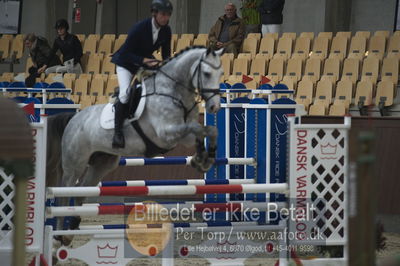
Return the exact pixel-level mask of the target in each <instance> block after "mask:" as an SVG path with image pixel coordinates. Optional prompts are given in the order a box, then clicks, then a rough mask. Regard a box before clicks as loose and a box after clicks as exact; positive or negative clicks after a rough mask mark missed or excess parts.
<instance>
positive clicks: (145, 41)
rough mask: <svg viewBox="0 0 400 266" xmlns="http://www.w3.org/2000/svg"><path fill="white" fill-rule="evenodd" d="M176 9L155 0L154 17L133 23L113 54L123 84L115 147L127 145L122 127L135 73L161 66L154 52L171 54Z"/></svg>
mask: <svg viewBox="0 0 400 266" xmlns="http://www.w3.org/2000/svg"><path fill="white" fill-rule="evenodd" d="M172 10H173V7H172V4H171V2H170V1H169V0H153V2H152V4H151V13H152V17H151V18H147V19H145V20H142V21H140V22H138V23H137V24H135V25H133V27H132V28H131V29H130V30H129V32H128V37H127V39H126V41H125V43H124V44H123V45H122V46H121V48H120V49H119V50H118V51H117V52H116V53H115V54H114V55H113V57H112V60H111V61H112V62H113V63H114V64H116V65H117V68H116V70H117V76H118V84H119V95H118V99H119V100H118V101H116V103H115V105H114V108H115V126H114V128H115V132H114V137H113V142H112V147H113V148H124V147H125V138H124V134H123V131H122V129H123V124H124V120H125V118H126V116H127V110H128V100H129V94H134V91H133V90H134V87H132V89H131V82H132V79H133V76H134V75H135V74H136V72H137V71H138V69H139V68H140V67H141V66H147V67H156V66H157V65H158V63H159V62H158V60H156V59H154V57H153V52H154V51H156V50H158V48H160V47H161V48H162V57H163V59H164V60H165V59H167V58H168V57H170V55H171V36H172V34H171V28H170V27H169V26H168V22H169V18H170V17H171V14H172ZM130 90H132V91H130Z"/></svg>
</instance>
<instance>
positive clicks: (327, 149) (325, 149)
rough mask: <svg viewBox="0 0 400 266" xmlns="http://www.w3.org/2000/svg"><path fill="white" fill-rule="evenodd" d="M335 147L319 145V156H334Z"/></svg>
mask: <svg viewBox="0 0 400 266" xmlns="http://www.w3.org/2000/svg"><path fill="white" fill-rule="evenodd" d="M336 149H337V145H331V144H329V143H328V144H326V145H325V146H324V145H322V144H321V154H323V155H334V154H336Z"/></svg>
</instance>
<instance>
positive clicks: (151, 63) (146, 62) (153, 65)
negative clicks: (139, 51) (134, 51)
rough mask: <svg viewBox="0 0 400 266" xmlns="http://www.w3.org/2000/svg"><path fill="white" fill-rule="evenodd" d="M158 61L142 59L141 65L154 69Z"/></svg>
mask: <svg viewBox="0 0 400 266" xmlns="http://www.w3.org/2000/svg"><path fill="white" fill-rule="evenodd" d="M159 63H160V61H158V60H157V59H152V58H144V59H143V64H145V65H147V66H148V67H156V66H158V64H159Z"/></svg>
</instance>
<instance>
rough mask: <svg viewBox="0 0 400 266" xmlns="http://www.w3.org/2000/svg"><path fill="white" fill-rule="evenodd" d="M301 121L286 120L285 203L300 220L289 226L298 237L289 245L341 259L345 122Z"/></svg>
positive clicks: (344, 224)
mask: <svg viewBox="0 0 400 266" xmlns="http://www.w3.org/2000/svg"><path fill="white" fill-rule="evenodd" d="M300 120H301V118H295V117H290V119H289V128H290V140H289V142H290V148H289V151H290V155H289V156H290V163H289V164H290V165H289V167H290V195H291V199H290V200H291V201H290V203H292V204H293V205H291V206H294V207H295V209H296V214H300V216H299V217H298V218H297V219H294V220H290V223H289V231H292V232H296V234H297V237H296V239H295V241H293V243H298V244H311V245H327V246H332V245H338V246H343V247H344V258H346V246H347V241H348V232H347V230H348V229H347V228H348V208H347V206H348V199H347V186H348V131H349V129H350V117H345V118H344V123H343V124H312V125H311V124H302V123H301V121H300ZM307 204H309V205H308V206H307ZM307 211H308V212H307ZM304 214H305V215H307V214H308V215H309V216H307V217H306V216H304ZM296 217H297V216H296ZM303 218H304V219H303ZM304 236H305V238H303V237H304ZM311 237H312V239H311ZM335 265H337V264H335Z"/></svg>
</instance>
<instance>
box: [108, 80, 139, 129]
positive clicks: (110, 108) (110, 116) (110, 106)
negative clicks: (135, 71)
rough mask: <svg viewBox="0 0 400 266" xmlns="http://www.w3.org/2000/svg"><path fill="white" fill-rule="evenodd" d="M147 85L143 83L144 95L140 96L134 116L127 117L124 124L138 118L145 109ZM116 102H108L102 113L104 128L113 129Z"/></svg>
mask: <svg viewBox="0 0 400 266" xmlns="http://www.w3.org/2000/svg"><path fill="white" fill-rule="evenodd" d="M145 95H146V87H145V85H144V83H142V95H141V97H140V101H139V104H138V107H137V108H136V111H135V114H134V115H133V118H131V119H126V120H125V122H124V125H126V124H130V123H131V122H132V121H135V120H138V119H139V118H140V116H141V115H142V113H143V111H144V106H145V104H146V97H144V96H145ZM113 107H114V104H112V103H108V104H106V105H105V106H104V108H103V110H102V111H101V115H100V126H101V127H102V128H104V129H113V128H114V118H115V115H114V108H113Z"/></svg>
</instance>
